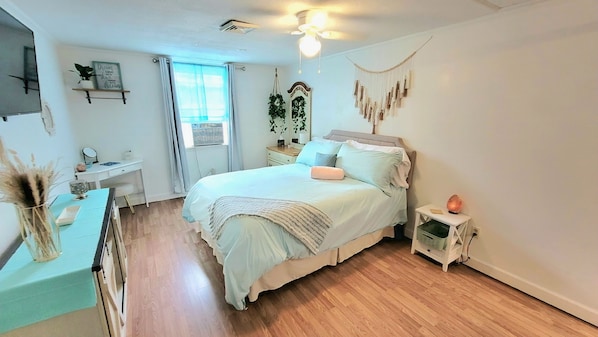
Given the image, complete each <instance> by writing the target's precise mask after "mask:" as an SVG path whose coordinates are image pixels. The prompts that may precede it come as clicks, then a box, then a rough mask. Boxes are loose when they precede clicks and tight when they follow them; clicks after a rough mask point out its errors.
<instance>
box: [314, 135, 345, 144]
mask: <svg viewBox="0 0 598 337" xmlns="http://www.w3.org/2000/svg"><path fill="white" fill-rule="evenodd" d="M311 140H312V141H314V142H320V143H337V144H342V143H345V142H340V141H338V140H332V139H326V138H322V137H313V138H312V139H311Z"/></svg>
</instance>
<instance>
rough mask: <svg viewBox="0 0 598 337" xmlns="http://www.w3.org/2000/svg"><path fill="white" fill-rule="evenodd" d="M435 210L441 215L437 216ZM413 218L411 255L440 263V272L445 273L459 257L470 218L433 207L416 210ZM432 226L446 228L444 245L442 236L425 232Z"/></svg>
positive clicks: (428, 206) (427, 206)
mask: <svg viewBox="0 0 598 337" xmlns="http://www.w3.org/2000/svg"><path fill="white" fill-rule="evenodd" d="M437 210H438V211H441V212H442V213H438V214H437V213H436V211H437ZM415 216H416V219H415V228H414V229H413V241H412V242H411V254H415V252H416V251H417V252H420V253H422V254H423V255H426V256H428V257H430V258H431V259H433V260H435V261H438V262H440V263H441V264H442V270H443V271H445V272H446V271H447V270H448V265H449V264H450V263H451V262H453V261H455V260H457V259H459V258H460V257H461V253H462V252H463V247H464V240H465V234H466V233H467V227H468V225H469V221H470V220H471V217H470V216H468V215H465V214H451V213H449V211H447V210H446V208H443V207H437V206H434V205H426V206H422V207H419V208H417V209H416V210H415ZM422 226H424V227H422ZM434 226H448V236H446V239H445V241H444V243H443V241H442V238H441V237H442V236H440V237H437V236H435V235H434V234H435V233H431V231H430V232H428V231H426V229H429V228H433V227H434ZM443 229H446V228H443Z"/></svg>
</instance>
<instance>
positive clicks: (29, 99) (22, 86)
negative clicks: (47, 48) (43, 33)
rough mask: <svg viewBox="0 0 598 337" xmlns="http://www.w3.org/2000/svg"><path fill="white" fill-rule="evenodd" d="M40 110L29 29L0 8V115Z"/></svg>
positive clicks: (33, 48)
mask: <svg viewBox="0 0 598 337" xmlns="http://www.w3.org/2000/svg"><path fill="white" fill-rule="evenodd" d="M41 110H42V108H41V99H40V94H39V83H38V78H37V62H36V58H35V45H34V39H33V31H32V30H31V29H29V28H27V26H25V25H24V24H22V23H21V22H20V21H19V20H17V19H15V18H14V17H13V16H12V15H10V14H9V13H7V12H6V11H5V10H4V9H2V8H0V117H2V119H4V120H5V121H6V120H7V117H8V116H13V115H20V114H25V113H34V112H40V111H41Z"/></svg>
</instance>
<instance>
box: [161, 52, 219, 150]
mask: <svg viewBox="0 0 598 337" xmlns="http://www.w3.org/2000/svg"><path fill="white" fill-rule="evenodd" d="M173 69H174V82H175V84H174V85H175V88H176V99H177V104H178V108H179V113H180V116H181V124H182V131H183V138H184V142H185V147H187V148H189V147H194V146H204V145H219V144H228V85H227V71H226V67H224V66H209V65H201V64H191V63H180V62H173Z"/></svg>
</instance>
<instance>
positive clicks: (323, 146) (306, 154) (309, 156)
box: [295, 141, 341, 166]
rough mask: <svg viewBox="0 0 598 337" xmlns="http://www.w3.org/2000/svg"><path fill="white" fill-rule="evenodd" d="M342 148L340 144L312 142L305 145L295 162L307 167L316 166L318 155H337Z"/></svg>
mask: <svg viewBox="0 0 598 337" xmlns="http://www.w3.org/2000/svg"><path fill="white" fill-rule="evenodd" d="M340 147H341V144H340V143H332V142H317V141H311V142H308V143H307V144H305V146H304V147H303V149H301V152H299V155H298V156H297V160H295V162H296V163H300V164H304V165H307V166H314V165H315V162H316V154H317V153H322V154H336V153H337V152H338V149H339V148H340Z"/></svg>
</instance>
